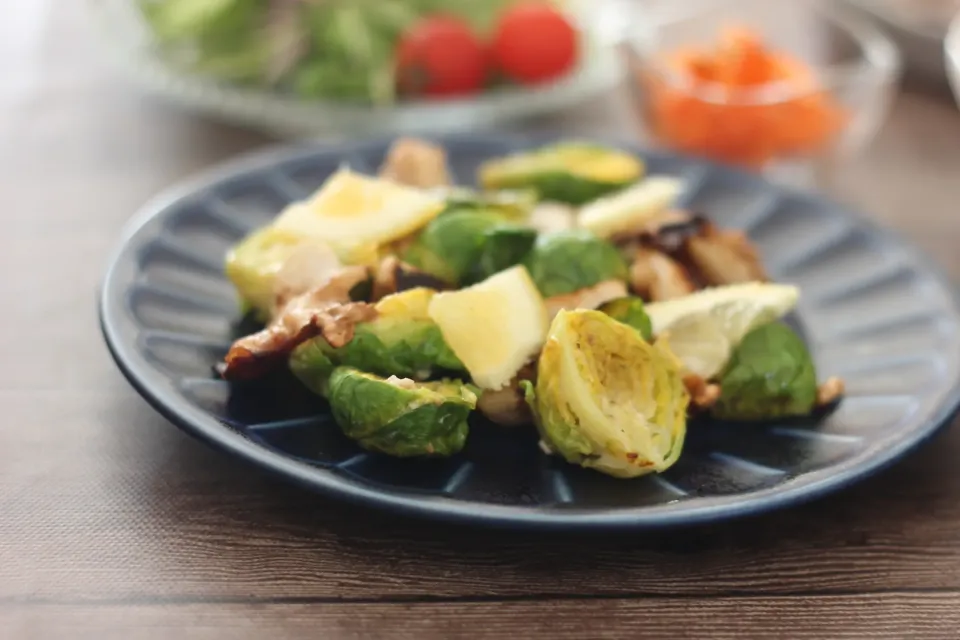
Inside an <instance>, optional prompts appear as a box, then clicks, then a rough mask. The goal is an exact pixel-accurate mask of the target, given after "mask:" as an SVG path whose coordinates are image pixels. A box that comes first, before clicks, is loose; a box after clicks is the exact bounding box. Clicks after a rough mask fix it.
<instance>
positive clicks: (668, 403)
mask: <svg viewBox="0 0 960 640" xmlns="http://www.w3.org/2000/svg"><path fill="white" fill-rule="evenodd" d="M525 387H526V390H527V400H528V402H529V403H530V406H531V407H532V408H533V411H534V414H535V415H536V423H537V427H538V429H539V430H540V434H541V437H542V438H543V441H544V442H545V444H546V445H547V447H549V448H550V449H551V450H553V451H556V452H557V453H558V454H559V455H561V456H563V458H564V459H566V460H567V462H571V463H573V464H579V465H581V466H584V467H588V468H592V469H596V470H597V471H601V472H603V473H606V474H609V475H612V476H616V477H621V478H631V477H635V476H640V475H645V474H648V473H653V472H658V471H664V470H666V469H667V468H669V467H670V466H671V465H672V464H673V463H674V462H676V461H677V458H679V457H680V451H681V449H682V448H683V440H684V436H685V434H686V427H687V424H686V410H687V405H688V403H689V402H690V397H689V395H688V394H687V390H686V388H685V387H684V384H683V380H682V378H681V375H680V363H679V362H678V361H677V359H676V357H675V356H674V355H673V354H672V353H671V352H670V350H669V348H668V347H667V346H666V345H665V344H664V343H662V342H657V343H655V344H653V345H650V344H648V343H647V342H646V341H644V340H643V338H641V337H640V334H639V333H638V332H637V331H635V330H634V329H633V328H631V327H628V326H626V325H624V324H622V323H620V322H617V321H615V320H613V319H612V318H610V317H609V316H607V315H606V314H604V313H602V312H599V311H561V312H560V314H559V315H557V317H556V319H555V320H554V321H553V325H552V326H551V327H550V333H549V336H548V338H547V342H546V345H545V346H544V348H543V353H542V354H541V355H540V365H539V370H538V372H537V383H536V386H534V385H532V384H531V383H525Z"/></svg>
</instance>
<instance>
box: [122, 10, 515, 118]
mask: <svg viewBox="0 0 960 640" xmlns="http://www.w3.org/2000/svg"><path fill="white" fill-rule="evenodd" d="M511 1H512V0H459V1H458V2H455V3H454V2H449V1H448V0H139V2H140V7H141V13H142V14H143V16H144V18H145V21H146V23H147V26H148V27H149V28H150V30H151V31H152V34H153V36H154V38H155V41H156V45H157V46H158V47H159V49H160V50H161V52H163V53H164V54H166V56H167V58H168V60H169V61H170V62H172V63H174V64H176V65H177V66H179V67H181V68H184V69H185V70H186V71H189V72H193V73H198V74H202V75H208V76H211V77H213V78H216V79H219V80H223V81H228V82H234V83H242V84H248V85H256V86H266V87H276V88H281V89H284V90H287V91H290V92H292V93H293V94H295V95H297V96H299V97H302V98H316V99H336V100H359V101H365V102H372V103H375V104H387V103H390V102H392V101H393V100H394V99H395V98H396V92H395V83H394V50H395V47H396V44H397V42H398V41H399V38H400V37H401V35H402V34H403V33H404V32H405V31H406V30H407V29H409V28H410V26H411V25H413V24H414V23H415V22H416V21H417V20H418V19H420V18H422V17H424V16H428V15H432V14H437V13H439V12H442V13H445V14H453V15H455V16H457V17H459V18H461V19H462V20H465V21H466V22H467V23H468V24H469V25H470V26H472V27H473V28H474V29H475V30H476V31H477V32H479V33H484V32H487V31H489V30H490V29H491V27H492V25H493V23H494V21H495V19H496V17H497V15H498V14H499V13H500V11H501V10H502V9H503V8H504V7H505V6H507V5H508V4H510V3H511Z"/></svg>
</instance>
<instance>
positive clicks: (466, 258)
mask: <svg viewBox="0 0 960 640" xmlns="http://www.w3.org/2000/svg"><path fill="white" fill-rule="evenodd" d="M535 239H536V233H535V232H534V231H533V230H532V229H527V228H525V227H520V226H517V225H515V224H510V223H508V222H505V221H504V218H503V217H502V216H500V215H499V214H497V213H496V212H493V211H490V210H482V209H477V210H469V209H465V210H459V211H453V212H450V213H446V214H444V215H442V216H440V217H439V218H437V219H436V220H434V221H432V222H431V223H430V224H428V225H427V226H426V227H425V228H424V229H423V232H421V234H420V235H419V236H418V237H417V239H416V240H415V241H414V243H413V244H412V245H411V246H410V247H409V248H408V249H407V251H406V254H405V255H404V261H405V262H408V263H409V264H411V265H413V266H414V267H417V268H419V269H422V270H423V271H425V272H427V273H430V274H432V275H434V276H436V277H438V278H440V279H441V280H444V281H445V282H449V283H450V284H452V285H460V284H470V283H472V282H477V281H479V280H483V279H484V278H485V277H487V276H490V275H493V274H494V273H497V272H498V271H502V270H503V269H506V268H507V267H511V266H513V265H514V264H517V263H518V262H519V261H520V260H521V259H523V257H524V256H525V255H526V254H527V252H529V250H530V247H531V246H532V245H533V242H534V240H535Z"/></svg>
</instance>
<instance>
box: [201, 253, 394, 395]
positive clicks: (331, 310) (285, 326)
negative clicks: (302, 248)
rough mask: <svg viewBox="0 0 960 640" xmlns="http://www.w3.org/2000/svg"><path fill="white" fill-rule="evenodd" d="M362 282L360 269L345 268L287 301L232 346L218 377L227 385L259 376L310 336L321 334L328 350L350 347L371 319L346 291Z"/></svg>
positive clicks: (367, 310) (371, 311)
mask: <svg viewBox="0 0 960 640" xmlns="http://www.w3.org/2000/svg"><path fill="white" fill-rule="evenodd" d="M368 277H369V274H368V272H367V269H366V267H345V268H344V269H342V270H341V271H339V272H338V273H337V274H335V275H333V276H332V277H331V278H330V279H329V280H328V281H327V282H326V283H325V284H323V285H322V286H320V287H317V288H315V289H313V290H311V291H308V292H307V293H304V294H301V295H299V296H296V297H295V298H292V299H290V300H289V301H288V302H287V303H286V304H284V305H283V307H282V308H281V309H280V310H279V311H278V312H277V314H276V315H275V316H274V318H273V320H271V321H270V324H268V325H267V326H266V327H265V328H264V329H262V330H261V331H258V332H257V333H254V334H251V335H249V336H245V337H243V338H240V339H239V340H237V341H236V342H234V343H233V345H232V346H231V347H230V350H229V351H228V352H227V355H226V356H225V357H224V361H223V363H222V365H221V367H220V375H222V376H223V377H224V378H225V379H227V380H249V379H252V378H256V377H259V376H262V375H264V374H266V373H268V372H269V371H270V370H271V369H273V368H274V367H275V366H277V365H278V364H281V363H283V361H284V359H285V358H286V356H287V355H289V353H290V352H291V351H293V349H295V348H296V347H297V345H299V344H301V343H303V342H305V341H307V340H309V339H310V338H313V337H314V336H318V335H322V336H323V337H324V338H325V339H326V340H327V342H329V343H330V345H331V346H333V347H342V346H343V345H345V344H346V343H348V342H350V340H352V339H353V331H354V327H355V326H356V325H357V323H359V322H365V321H368V320H373V319H374V318H375V317H376V315H377V314H376V311H375V310H374V307H373V306H372V305H370V304H367V303H366V302H350V290H351V289H353V287H355V286H356V285H357V284H359V283H360V282H362V281H364V280H366V279H367V278H368Z"/></svg>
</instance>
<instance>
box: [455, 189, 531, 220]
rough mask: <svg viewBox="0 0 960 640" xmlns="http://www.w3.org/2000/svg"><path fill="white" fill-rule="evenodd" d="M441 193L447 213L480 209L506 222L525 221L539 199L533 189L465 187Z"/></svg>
mask: <svg viewBox="0 0 960 640" xmlns="http://www.w3.org/2000/svg"><path fill="white" fill-rule="evenodd" d="M443 193H444V197H445V198H446V201H447V211H448V212H449V211H462V210H465V209H473V210H476V209H480V210H482V211H492V212H494V213H497V214H499V215H501V216H503V217H504V218H506V219H508V220H525V219H526V218H527V217H528V216H529V215H530V212H531V211H533V208H534V207H535V206H537V200H538V199H539V196H538V194H537V192H536V190H534V189H500V190H497V191H475V190H473V189H469V188H466V187H455V188H453V189H448V190H446V191H445V192H443ZM441 215H443V214H441Z"/></svg>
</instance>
